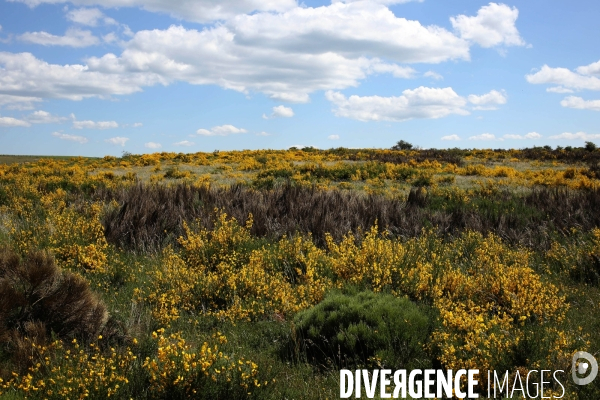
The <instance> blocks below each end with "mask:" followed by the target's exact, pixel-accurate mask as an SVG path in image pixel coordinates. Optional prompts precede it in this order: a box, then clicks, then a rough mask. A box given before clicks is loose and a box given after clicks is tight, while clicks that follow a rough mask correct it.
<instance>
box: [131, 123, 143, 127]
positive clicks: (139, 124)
mask: <svg viewBox="0 0 600 400" xmlns="http://www.w3.org/2000/svg"><path fill="white" fill-rule="evenodd" d="M131 126H132V127H134V128H141V127H142V126H144V124H142V123H141V122H135V123H134V124H133V125H131Z"/></svg>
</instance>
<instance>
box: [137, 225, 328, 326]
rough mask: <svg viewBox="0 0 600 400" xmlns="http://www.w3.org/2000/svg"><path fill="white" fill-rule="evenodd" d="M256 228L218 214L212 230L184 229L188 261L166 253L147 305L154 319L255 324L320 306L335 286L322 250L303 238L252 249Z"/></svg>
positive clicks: (183, 241) (181, 242) (167, 251)
mask: <svg viewBox="0 0 600 400" xmlns="http://www.w3.org/2000/svg"><path fill="white" fill-rule="evenodd" d="M251 224H252V219H251V216H250V218H249V219H248V221H247V223H246V226H239V225H238V224H237V221H236V220H235V219H233V218H232V219H228V218H227V215H226V214H225V213H219V214H218V218H217V224H216V226H215V228H214V230H212V231H208V230H207V229H201V230H199V232H193V231H192V229H191V228H190V227H188V226H187V225H185V230H186V237H185V238H184V237H181V238H180V239H179V243H180V244H181V245H182V247H183V249H184V256H183V258H180V257H179V256H177V255H175V254H174V253H173V252H172V250H170V249H167V250H166V252H165V255H164V257H163V264H162V269H161V270H159V271H157V272H156V273H155V275H154V276H153V287H152V289H151V290H150V293H149V294H148V296H147V300H148V301H149V302H150V303H151V304H152V305H153V315H154V317H155V318H156V319H157V320H158V321H160V322H161V323H162V324H164V325H168V324H169V323H170V322H171V321H173V320H176V319H177V318H179V316H180V312H181V311H196V312H202V313H204V314H206V315H214V316H216V317H218V318H226V319H232V320H239V319H252V318H253V317H256V316H261V315H274V314H283V315H287V314H291V313H295V312H297V311H299V310H301V309H304V308H306V307H309V306H311V305H313V304H316V303H317V302H319V301H320V300H321V299H322V298H323V295H324V293H325V291H326V290H327V289H328V288H329V287H330V286H331V285H330V283H329V280H328V279H327V278H325V277H324V276H323V273H322V270H320V268H321V264H322V263H321V261H322V258H323V257H324V253H323V251H322V250H319V249H318V248H317V247H316V246H315V245H314V244H313V243H312V241H310V240H306V239H302V238H301V237H296V238H294V239H287V238H283V239H281V241H279V242H278V243H276V244H275V245H274V246H265V247H260V248H258V249H251V248H248V247H250V246H251V245H252V243H253V239H252V238H251V236H250V227H251ZM245 248H246V249H245Z"/></svg>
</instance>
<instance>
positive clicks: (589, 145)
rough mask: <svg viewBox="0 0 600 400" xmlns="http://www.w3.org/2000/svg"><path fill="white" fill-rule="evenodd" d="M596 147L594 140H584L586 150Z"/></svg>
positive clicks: (593, 149) (592, 149)
mask: <svg viewBox="0 0 600 400" xmlns="http://www.w3.org/2000/svg"><path fill="white" fill-rule="evenodd" d="M597 148H598V146H596V143H594V142H585V149H586V150H587V151H595V150H596V149H597Z"/></svg>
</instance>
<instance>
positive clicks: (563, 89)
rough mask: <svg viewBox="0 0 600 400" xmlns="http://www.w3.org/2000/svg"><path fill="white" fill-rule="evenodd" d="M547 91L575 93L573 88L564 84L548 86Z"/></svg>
mask: <svg viewBox="0 0 600 400" xmlns="http://www.w3.org/2000/svg"><path fill="white" fill-rule="evenodd" d="M546 92H548V93H573V90H572V89H567V88H565V87H562V86H554V87H549V88H546Z"/></svg>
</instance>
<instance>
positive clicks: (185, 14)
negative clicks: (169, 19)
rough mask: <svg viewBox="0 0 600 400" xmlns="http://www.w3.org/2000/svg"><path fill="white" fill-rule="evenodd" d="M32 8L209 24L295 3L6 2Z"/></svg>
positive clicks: (245, 0)
mask: <svg viewBox="0 0 600 400" xmlns="http://www.w3.org/2000/svg"><path fill="white" fill-rule="evenodd" d="M8 1H14V2H19V3H25V4H27V5H28V6H30V7H36V6H38V5H40V4H44V3H51V4H56V3H67V2H69V3H72V4H74V5H76V6H94V5H99V6H102V7H105V8H109V7H115V8H121V7H140V8H143V9H144V10H147V11H151V12H159V13H165V14H169V15H171V16H173V17H175V18H178V19H185V20H188V21H194V22H209V21H213V20H219V19H227V18H231V17H232V16H234V15H237V14H241V13H243V14H245V13H250V12H252V11H278V12H281V11H285V10H288V9H290V8H293V7H296V1H295V0H178V1H173V0H8Z"/></svg>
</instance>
